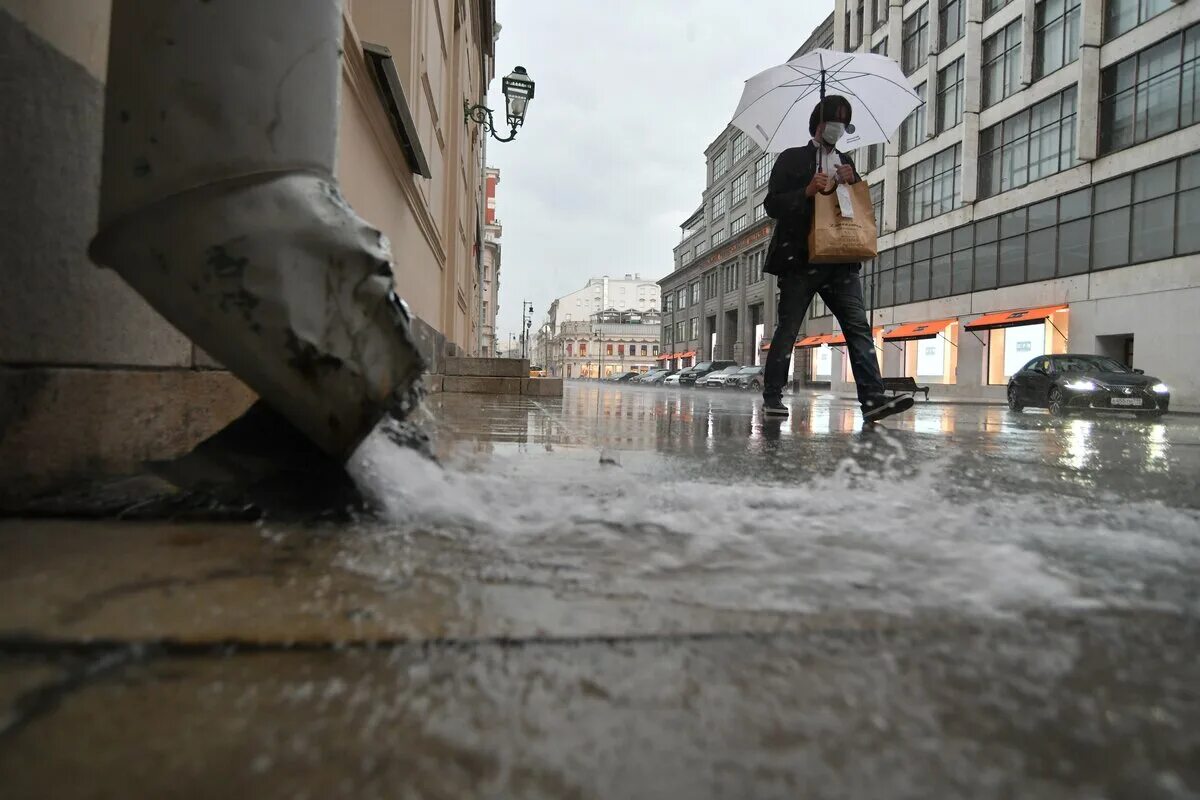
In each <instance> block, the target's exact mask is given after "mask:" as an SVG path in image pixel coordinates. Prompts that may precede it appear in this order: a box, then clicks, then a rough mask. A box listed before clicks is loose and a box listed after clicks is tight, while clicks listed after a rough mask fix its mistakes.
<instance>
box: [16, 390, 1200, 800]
mask: <svg viewBox="0 0 1200 800" xmlns="http://www.w3.org/2000/svg"><path fill="white" fill-rule="evenodd" d="M790 402H791V404H792V406H793V415H792V417H791V418H790V419H788V420H786V421H777V420H776V421H772V420H764V419H762V418H761V416H760V415H759V413H758V410H757V403H756V402H755V400H754V398H752V397H750V396H748V395H744V394H741V393H738V392H733V391H729V392H719V391H715V392H705V391H694V390H693V391H672V390H654V389H649V388H647V389H641V388H638V387H601V386H600V385H597V384H568V387H567V392H566V396H565V397H564V398H563V399H562V400H547V401H540V400H536V399H531V398H520V397H512V398H507V397H498V398H497V397H480V396H464V395H438V396H435V397H434V398H432V399H431V400H430V402H429V405H428V418H427V419H426V420H425V424H426V426H427V427H428V428H429V429H430V430H431V431H433V432H434V434H435V441H436V447H437V450H438V454H439V457H440V459H441V461H442V465H443V466H441V467H435V466H433V465H430V464H429V463H427V462H424V461H423V460H421V459H420V458H418V457H416V456H414V455H413V454H411V453H408V452H405V451H401V450H398V449H396V448H395V447H394V446H392V445H391V444H390V443H388V442H387V441H386V440H382V439H379V440H373V441H372V442H369V443H368V445H367V446H366V447H364V449H363V450H362V452H361V453H360V457H359V459H358V460H357V462H356V465H355V472H356V475H357V477H358V479H359V481H360V484H361V485H363V486H364V487H367V488H368V489H369V490H370V491H371V492H372V493H373V494H374V495H375V496H376V497H377V498H378V501H379V503H380V504H381V506H382V507H383V508H384V509H385V510H384V511H383V513H382V514H381V515H380V516H378V517H372V518H364V519H359V520H357V521H355V522H353V523H351V524H348V525H339V526H281V525H276V524H273V523H271V522H269V521H268V522H266V523H262V524H257V525H247V524H240V523H238V524H235V523H219V524H218V523H189V524H168V523H122V522H81V521H73V520H36V521H34V520H19V519H11V520H5V521H0V637H2V644H3V647H2V650H0V787H4V789H3V792H2V794H3V796H4V797H6V798H7V797H14V798H25V797H56V798H58V797H63V798H71V797H114V798H116V797H121V798H125V797H130V796H145V797H157V796H181V797H196V798H208V797H289V798H291V797H314V798H316V797H355V798H366V797H381V798H385V797H386V798H392V797H437V798H442V797H445V798H467V797H514V798H516V797H521V798H577V797H579V798H612V797H654V798H676V797H678V798H710V797H711V798H726V797H728V798H749V797H755V798H757V797H780V798H785V797H786V798H794V797H817V798H859V797H878V798H884V797H887V798H892V797H905V798H907V797H912V798H929V797H939V798H954V797H962V798H993V797H995V798H1001V797H1023V798H1061V797H1078V798H1098V797H1111V798H1124V797H1129V798H1189V797H1195V796H1197V795H1198V794H1200V767H1197V765H1198V764H1200V667H1198V666H1197V665H1198V663H1200V591H1198V589H1200V579H1197V577H1196V575H1197V574H1200V573H1198V568H1200V423H1198V422H1197V420H1196V419H1195V418H1188V417H1184V418H1171V417H1168V418H1167V419H1166V420H1164V421H1162V422H1153V423H1151V422H1143V421H1139V420H1136V419H1132V418H1113V419H1102V420H1091V419H1070V420H1066V421H1058V420H1052V419H1051V418H1049V417H1048V416H1046V415H1043V414H1035V413H1029V414H1024V415H1019V416H1017V415H1012V414H1009V413H1008V412H1007V411H1005V410H1004V409H1000V408H995V407H983V406H979V407H966V406H945V405H937V406H935V405H932V404H931V405H930V406H925V407H923V406H921V404H920V403H919V404H918V408H917V409H916V412H915V413H914V414H912V415H909V416H907V417H905V418H901V419H897V420H896V421H895V422H892V423H889V424H888V425H887V427H885V428H881V429H867V430H865V431H864V430H863V429H862V428H861V425H860V424H859V422H858V419H857V413H856V411H855V409H854V408H853V406H852V405H851V404H850V403H847V402H845V401H842V400H837V399H835V398H831V397H825V396H809V395H804V396H799V397H796V398H792V399H791V401H790Z"/></svg>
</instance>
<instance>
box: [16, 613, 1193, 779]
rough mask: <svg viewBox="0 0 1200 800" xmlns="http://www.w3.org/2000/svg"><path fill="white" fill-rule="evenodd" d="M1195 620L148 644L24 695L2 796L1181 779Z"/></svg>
mask: <svg viewBox="0 0 1200 800" xmlns="http://www.w3.org/2000/svg"><path fill="white" fill-rule="evenodd" d="M1179 623H1180V620H1178V619H1176V618H1171V617H1169V616H1164V617H1156V616H1154V615H1147V616H1144V617H1142V618H1141V619H1139V621H1138V624H1137V626H1136V628H1135V629H1133V630H1132V631H1127V630H1121V629H1120V626H1121V625H1122V623H1120V622H1119V621H1117V620H1115V619H1110V618H1103V617H1097V618H1093V619H1090V620H1084V621H1075V622H1065V621H1055V620H1024V621H1020V622H1014V621H1009V622H1003V621H994V622H992V623H989V624H987V625H985V626H982V627H977V628H967V629H963V628H955V627H946V628H940V629H939V628H931V629H926V630H923V631H915V632H898V633H886V632H885V633H879V632H872V631H867V632H863V631H857V630H844V629H830V630H826V631H816V632H813V633H811V634H810V635H806V636H788V635H776V636H763V637H746V636H729V637H715V638H708V639H705V638H692V637H684V638H674V639H673V638H663V639H659V640H654V641H640V642H638V641H615V642H599V641H597V642H583V643H577V644H555V643H528V644H520V643H514V644H508V645H498V644H482V645H452V646H440V645H431V646H420V645H409V646H400V647H396V648H387V649H383V650H374V651H366V650H351V651H342V652H337V651H327V652H310V651H298V652H253V651H247V652H238V651H231V652H227V653H224V654H204V653H171V652H167V653H163V654H158V655H155V654H152V653H150V654H145V655H143V656H141V657H136V658H130V659H129V660H128V661H127V662H126V663H124V664H121V665H120V666H118V667H115V668H110V669H107V670H104V671H98V672H97V674H96V675H95V676H94V677H93V678H91V679H89V680H87V681H83V682H80V683H79V684H77V685H75V686H73V687H71V688H70V690H68V691H63V692H61V693H60V694H59V695H58V696H56V697H55V698H54V702H53V704H45V703H43V704H41V705H40V706H39V707H38V709H37V710H36V711H35V712H34V713H28V714H24V715H22V716H20V717H19V718H18V719H17V720H16V721H15V723H14V724H13V726H11V727H10V729H9V734H8V735H7V736H6V737H4V738H3V739H0V785H2V786H4V787H5V791H4V796H5V798H6V800H26V799H27V798H29V799H32V798H45V797H53V798H56V800H74V798H97V799H99V798H113V799H114V800H117V798H120V800H125V798H128V797H131V796H138V797H180V798H215V797H254V798H267V799H270V798H302V797H308V798H329V797H338V798H342V797H345V798H407V797H413V798H417V797H419V798H447V799H449V798H454V800H462V799H464V798H496V797H504V798H509V797H511V798H564V799H565V798H588V799H590V798H596V799H597V800H606V799H607V798H623V797H646V798H681V799H682V798H686V799H687V800H706V799H707V798H748V797H753V798H781V799H782V798H788V799H789V800H792V799H793V798H798V797H803V798H814V799H816V800H822V799H825V798H828V799H830V800H832V799H833V798H888V799H889V800H903V799H905V798H912V799H913V800H918V799H919V800H927V799H928V798H938V799H939V800H955V799H957V798H963V800H968V799H969V800H991V799H992V798H997V799H999V798H1013V797H1020V798H1022V799H1023V800H1062V799H1063V798H1068V799H1071V798H1077V799H1078V800H1090V799H1091V798H1098V797H1111V798H1139V800H1141V799H1142V798H1145V799H1146V800H1185V798H1190V797H1194V796H1195V794H1194V792H1195V791H1197V790H1200V758H1197V756H1198V755H1200V749H1198V741H1200V739H1198V731H1200V727H1198V726H1197V722H1198V721H1200V697H1198V694H1197V689H1196V686H1197V682H1196V679H1197V667H1196V664H1195V661H1194V658H1193V656H1194V653H1193V652H1189V651H1188V649H1187V640H1186V639H1185V638H1183V637H1181V636H1180V635H1179V630H1178V626H1179ZM1029 652H1042V653H1045V654H1046V655H1045V656H1044V657H1043V658H1041V659H1039V660H1037V661H1036V662H1032V663H1031V662H1030V661H1029V659H1028V657H1027V654H1028V653H1029ZM102 657H104V656H103V655H101V654H97V655H96V656H95V658H96V659H99V658H102ZM4 661H5V659H3V658H2V657H0V663H4ZM75 668H76V669H77V670H78V669H82V668H86V664H84V665H78V664H77V665H75ZM9 674H11V673H10V672H8V671H5V670H3V669H0V684H3V683H4V681H5V676H6V675H9ZM45 696H46V695H45V693H43V697H45ZM133 787H136V789H134V788H133Z"/></svg>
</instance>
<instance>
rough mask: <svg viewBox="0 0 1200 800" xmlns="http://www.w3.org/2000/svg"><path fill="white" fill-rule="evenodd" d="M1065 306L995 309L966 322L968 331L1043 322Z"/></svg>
mask: <svg viewBox="0 0 1200 800" xmlns="http://www.w3.org/2000/svg"><path fill="white" fill-rule="evenodd" d="M1064 308H1066V306H1045V307H1043V308H1024V309H1021V310H1019V311H997V312H996V313H994V314H984V315H983V316H982V317H980V318H979V319H977V320H975V321H974V322H968V323H967V330H969V331H990V330H993V329H995V328H1011V327H1013V326H1014V325H1030V324H1033V323H1037V322H1043V321H1045V319H1046V318H1047V317H1049V316H1050V315H1051V314H1053V313H1054V312H1055V311H1062V310H1063V309H1064Z"/></svg>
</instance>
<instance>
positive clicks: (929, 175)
mask: <svg viewBox="0 0 1200 800" xmlns="http://www.w3.org/2000/svg"><path fill="white" fill-rule="evenodd" d="M961 178H962V146H961V145H958V144H956V145H954V146H953V147H948V148H946V149H945V150H943V151H942V152H940V153H938V154H937V155H934V156H930V157H929V158H926V159H924V160H923V161H920V162H918V163H917V164H914V165H913V166H911V167H909V168H908V169H906V170H902V171H901V172H900V192H899V196H900V209H899V210H900V223H899V224H900V225H901V227H903V226H905V225H912V224H913V223H915V222H921V221H922V220H926V219H929V218H931V217H935V216H937V215H939V214H944V213H946V212H947V211H950V210H951V209H953V208H954V207H955V205H956V204H957V198H958V195H959V191H958V190H959V181H960V180H961Z"/></svg>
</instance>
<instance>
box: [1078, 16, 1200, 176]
mask: <svg viewBox="0 0 1200 800" xmlns="http://www.w3.org/2000/svg"><path fill="white" fill-rule="evenodd" d="M1198 63H1200V25H1193V26H1192V27H1190V28H1188V29H1187V30H1185V31H1182V32H1180V33H1177V34H1175V35H1174V36H1171V37H1170V38H1168V39H1164V40H1163V41H1161V42H1159V43H1158V44H1156V45H1154V46H1153V47H1149V48H1147V49H1145V50H1143V51H1142V52H1140V53H1136V54H1135V55H1132V56H1130V57H1129V58H1127V59H1125V60H1123V61H1119V62H1117V63H1116V64H1113V65H1112V66H1111V67H1109V68H1107V69H1105V70H1104V71H1103V72H1102V73H1101V75H1100V151H1101V152H1102V153H1111V152H1114V151H1116V150H1121V149H1124V148H1126V147H1131V146H1133V145H1135V144H1139V143H1141V142H1144V141H1147V140H1149V139H1153V138H1155V137H1158V136H1162V135H1163V134H1166V133H1170V132H1172V131H1176V130H1179V129H1180V128H1185V127H1187V126H1189V125H1194V124H1196V123H1197V122H1200V84H1198V82H1197V64H1198Z"/></svg>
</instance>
